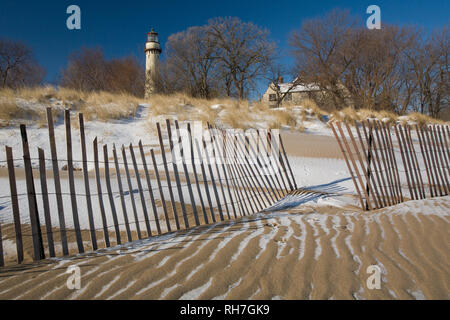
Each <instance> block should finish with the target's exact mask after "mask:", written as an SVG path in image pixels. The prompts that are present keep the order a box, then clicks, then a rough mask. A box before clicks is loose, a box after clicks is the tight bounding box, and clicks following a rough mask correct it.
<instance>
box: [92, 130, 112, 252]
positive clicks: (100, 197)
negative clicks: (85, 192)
mask: <svg viewBox="0 0 450 320" xmlns="http://www.w3.org/2000/svg"><path fill="white" fill-rule="evenodd" d="M93 148H94V169H95V180H96V182H97V194H98V204H99V207H100V215H101V217H102V226H103V236H104V238H105V246H106V247H107V248H109V247H110V246H111V244H110V242H109V232H108V223H107V220H106V214H105V205H104V203H103V193H102V184H101V182H100V168H99V164H98V144H97V137H95V139H94V141H93Z"/></svg>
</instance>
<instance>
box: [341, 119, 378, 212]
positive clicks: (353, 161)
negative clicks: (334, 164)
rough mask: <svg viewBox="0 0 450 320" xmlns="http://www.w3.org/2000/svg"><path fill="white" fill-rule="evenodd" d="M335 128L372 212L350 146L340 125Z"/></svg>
mask: <svg viewBox="0 0 450 320" xmlns="http://www.w3.org/2000/svg"><path fill="white" fill-rule="evenodd" d="M336 126H337V128H338V130H339V132H340V134H341V137H342V141H343V142H344V146H345V148H346V149H347V154H348V157H349V158H350V161H351V163H352V165H353V169H354V171H355V173H356V177H357V179H358V181H359V184H360V185H361V189H362V190H363V192H364V195H365V196H366V200H367V203H368V204H369V210H372V204H371V203H370V200H369V195H368V194H367V190H366V189H365V188H364V183H363V181H362V178H361V174H360V173H359V170H358V166H357V165H356V162H355V159H353V155H352V151H351V148H350V145H349V144H348V143H347V139H346V138H345V134H344V131H343V130H342V128H341V124H340V123H339V122H337V123H336Z"/></svg>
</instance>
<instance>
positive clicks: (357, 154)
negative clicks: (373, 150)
mask: <svg viewBox="0 0 450 320" xmlns="http://www.w3.org/2000/svg"><path fill="white" fill-rule="evenodd" d="M345 127H346V129H347V132H348V135H349V137H350V141H351V143H352V144H353V148H354V149H355V153H356V158H357V159H358V161H359V164H360V166H361V170H362V172H363V174H364V176H365V178H366V185H367V186H368V190H366V194H367V202H368V207H369V210H371V207H372V206H371V205H370V195H372V199H373V202H374V205H375V206H374V207H375V208H380V206H379V204H378V200H377V198H376V196H375V192H374V190H373V189H372V185H371V184H370V179H369V176H368V170H367V169H366V167H365V166H364V162H363V160H362V158H361V154H360V153H359V149H358V145H357V144H356V141H355V137H354V136H353V133H352V130H351V129H350V127H349V126H348V124H347V123H345ZM361 187H362V186H361Z"/></svg>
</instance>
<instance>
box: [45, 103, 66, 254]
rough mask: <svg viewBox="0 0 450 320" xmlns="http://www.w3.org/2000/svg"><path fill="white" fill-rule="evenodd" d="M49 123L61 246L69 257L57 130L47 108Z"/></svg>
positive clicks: (49, 109)
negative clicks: (57, 148) (56, 141)
mask: <svg viewBox="0 0 450 320" xmlns="http://www.w3.org/2000/svg"><path fill="white" fill-rule="evenodd" d="M47 123H48V137H49V141H50V152H51V156H52V168H53V181H54V183H55V195H56V205H57V208H58V218H59V230H60V233H61V246H62V251H63V255H65V256H67V255H68V254H69V247H68V245H67V234H66V222H65V217H64V205H63V201H62V192H61V181H60V179H59V165H58V156H57V152H56V143H55V130H54V127H53V115H52V109H51V108H47Z"/></svg>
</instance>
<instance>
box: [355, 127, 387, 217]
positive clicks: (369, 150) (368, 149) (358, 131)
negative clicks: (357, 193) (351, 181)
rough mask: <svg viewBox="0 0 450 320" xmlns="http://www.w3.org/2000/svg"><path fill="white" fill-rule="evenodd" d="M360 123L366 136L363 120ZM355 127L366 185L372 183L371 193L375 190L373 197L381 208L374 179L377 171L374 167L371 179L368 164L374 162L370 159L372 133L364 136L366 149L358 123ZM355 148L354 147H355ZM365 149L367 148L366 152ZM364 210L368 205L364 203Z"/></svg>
mask: <svg viewBox="0 0 450 320" xmlns="http://www.w3.org/2000/svg"><path fill="white" fill-rule="evenodd" d="M361 124H362V126H363V128H364V135H365V136H366V137H367V134H366V132H365V130H366V129H365V126H364V122H362V123H361ZM355 129H356V134H357V136H358V139H359V143H360V145H361V148H362V154H363V155H364V159H365V160H366V165H367V167H366V168H367V169H366V170H365V173H366V179H367V186H368V187H369V188H370V185H372V189H373V191H372V193H373V192H375V197H376V199H377V203H378V208H382V207H383V203H382V199H381V198H380V194H379V192H378V187H377V184H376V181H375V178H376V175H377V173H378V171H377V170H376V169H375V170H374V171H375V178H372V179H371V177H372V176H373V174H372V171H371V168H370V165H371V163H372V164H373V162H374V161H373V159H372V150H371V149H372V140H373V137H372V134H371V133H370V135H369V138H368V139H367V138H366V140H367V149H366V147H365V145H364V141H363V138H362V136H361V132H360V130H359V126H358V124H356V125H355ZM355 149H356V147H355ZM366 150H367V152H366ZM363 170H364V169H363ZM378 180H379V177H378ZM369 191H370V190H369ZM366 210H369V206H368V205H366Z"/></svg>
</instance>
